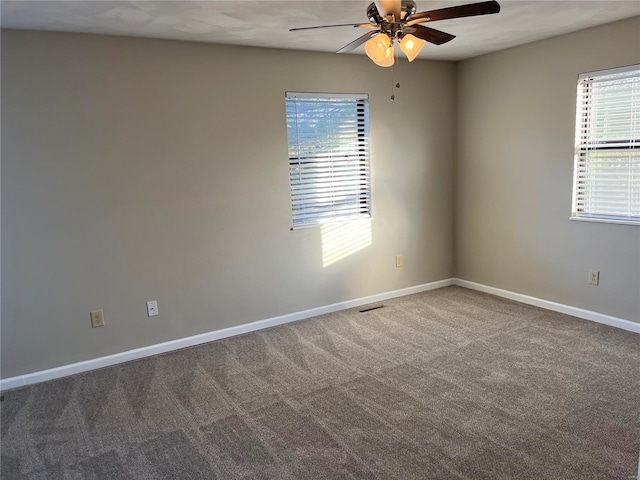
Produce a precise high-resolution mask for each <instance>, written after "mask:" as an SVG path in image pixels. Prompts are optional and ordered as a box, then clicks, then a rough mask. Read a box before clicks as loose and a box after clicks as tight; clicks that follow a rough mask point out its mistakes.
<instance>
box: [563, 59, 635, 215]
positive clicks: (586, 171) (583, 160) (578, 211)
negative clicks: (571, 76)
mask: <svg viewBox="0 0 640 480" xmlns="http://www.w3.org/2000/svg"><path fill="white" fill-rule="evenodd" d="M624 74H628V75H627V76H626V78H627V79H631V82H628V83H629V84H630V86H629V87H628V89H627V90H628V92H626V91H625V92H624V95H625V96H624V97H623V100H624V99H626V98H627V97H626V95H629V98H630V99H632V100H633V103H632V104H631V103H630V104H629V107H628V109H627V110H628V111H625V112H624V113H625V114H626V115H628V118H629V133H628V135H627V136H619V137H615V138H608V137H607V134H606V132H604V130H606V127H604V128H603V126H602V125H607V126H608V125H609V124H610V123H615V122H613V121H612V120H611V115H612V112H610V111H609V112H608V113H607V112H605V113H600V112H598V108H600V109H602V110H603V111H604V110H605V105H603V103H604V102H606V101H607V98H606V95H607V94H608V93H610V92H606V91H604V90H598V88H597V87H598V84H601V85H602V83H604V82H611V84H610V85H609V86H613V87H615V86H618V87H622V86H624V79H623V78H622V76H623V75H624ZM616 76H618V77H619V78H618V79H616V78H615V77H616ZM576 90H577V92H576V124H575V153H574V173H573V192H572V207H571V217H570V219H571V220H578V221H587V222H602V223H614V224H625V225H636V226H639V225H640V211H638V210H637V209H638V207H639V206H640V199H637V194H636V195H634V193H636V191H635V189H636V188H638V187H637V185H635V183H636V182H638V181H639V180H640V175H639V171H638V170H637V169H638V168H640V65H628V66H625V67H619V68H612V69H607V70H599V71H595V72H587V73H582V74H580V75H579V76H578V83H577V89H576ZM608 101H609V102H611V100H608ZM596 102H600V105H597V104H596ZM624 105H625V108H626V103H625V104H624ZM606 107H608V108H612V106H611V104H609V105H606ZM615 113H619V110H616V111H615ZM607 115H608V116H607ZM626 120H627V118H625V119H624V121H625V122H626ZM625 126H626V124H625ZM612 130H613V129H612ZM636 132H637V133H636ZM634 137H635V138H634ZM603 152H611V153H614V152H619V154H618V155H616V156H615V158H616V159H617V160H618V166H617V167H616V168H618V167H621V166H624V164H628V169H629V170H628V175H627V178H628V187H627V188H626V189H625V188H624V187H615V186H602V183H600V184H599V185H596V184H595V182H598V181H599V182H603V180H602V178H603V177H605V176H606V175H614V178H613V179H612V180H610V181H609V183H611V182H618V183H621V182H620V181H621V179H622V182H624V180H625V174H624V173H622V174H617V175H616V172H615V170H611V168H612V165H611V161H610V160H608V159H606V158H605V157H604V156H600V157H599V156H598V154H602V153H603ZM626 152H629V156H628V159H626V160H625V158H624V157H625V153H626ZM595 169H600V170H605V169H606V170H611V171H607V172H604V171H603V172H602V173H601V174H600V175H598V174H597V173H596V174H595V175H594V174H593V173H591V171H592V170H595ZM632 182H634V183H632ZM616 188H618V189H620V188H621V190H620V196H617V199H614V202H615V203H617V202H618V200H619V199H624V198H625V197H626V198H627V202H628V207H627V208H628V210H627V212H626V214H621V212H618V213H612V212H606V211H605V210H606V206H605V205H606V202H603V200H602V198H601V196H602V195H606V194H611V195H615V194H616V193H617V192H616ZM598 190H599V195H596V194H595V192H596V191H598ZM598 197H600V198H598ZM634 197H635V198H634ZM610 198H611V197H610ZM612 210H613V208H612ZM636 211H638V214H637V215H636V214H635V213H636Z"/></svg>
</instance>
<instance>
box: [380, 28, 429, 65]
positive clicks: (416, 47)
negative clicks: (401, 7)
mask: <svg viewBox="0 0 640 480" xmlns="http://www.w3.org/2000/svg"><path fill="white" fill-rule="evenodd" d="M369 41H371V40H369ZM426 43H427V42H426V41H424V40H422V39H421V38H418V37H414V36H413V35H411V34H410V33H408V34H406V35H405V36H404V37H402V40H400V50H402V51H403V52H404V53H405V55H406V56H407V58H408V59H409V61H410V62H413V60H414V59H415V58H416V57H417V56H418V54H419V53H420V50H422V47H424V45H425V44H426Z"/></svg>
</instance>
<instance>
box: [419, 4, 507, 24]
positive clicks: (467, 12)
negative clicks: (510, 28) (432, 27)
mask: <svg viewBox="0 0 640 480" xmlns="http://www.w3.org/2000/svg"><path fill="white" fill-rule="evenodd" d="M499 11H500V4H499V3H498V2H496V1H493V0H492V1H490V2H480V3H470V4H468V5H458V6H457V7H447V8H440V9H439V10H431V11H430V12H419V13H414V14H413V15H411V17H410V18H409V21H408V22H407V25H410V26H411V25H415V24H417V23H422V22H435V21H437V20H448V19H450V18H461V17H474V16H476V15H489V14H492V13H498V12H499Z"/></svg>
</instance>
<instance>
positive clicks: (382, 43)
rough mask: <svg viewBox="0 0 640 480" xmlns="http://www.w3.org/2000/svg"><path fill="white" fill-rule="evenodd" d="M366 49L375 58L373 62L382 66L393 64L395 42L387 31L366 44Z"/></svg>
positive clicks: (368, 54)
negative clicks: (393, 42)
mask: <svg viewBox="0 0 640 480" xmlns="http://www.w3.org/2000/svg"><path fill="white" fill-rule="evenodd" d="M364 51H365V52H366V53H367V56H368V57H369V58H370V59H371V60H373V63H375V64H376V65H380V66H381V67H390V66H391V65H393V44H392V43H391V38H390V37H389V35H387V34H385V33H381V34H379V35H376V36H375V37H373V38H372V39H371V40H368V41H367V43H365V44H364Z"/></svg>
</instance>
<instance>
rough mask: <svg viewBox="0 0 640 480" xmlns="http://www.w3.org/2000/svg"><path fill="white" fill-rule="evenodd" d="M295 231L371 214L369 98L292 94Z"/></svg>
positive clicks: (289, 131) (289, 112)
mask: <svg viewBox="0 0 640 480" xmlns="http://www.w3.org/2000/svg"><path fill="white" fill-rule="evenodd" d="M286 107H287V135H288V138H289V178H290V181H291V203H292V211H293V229H297V228H302V227H308V226H315V225H322V224H325V223H329V222H337V221H347V220H356V219H360V218H368V217H371V206H370V205H371V187H370V179H369V96H368V95H366V94H337V93H336V94H334V93H332V94H323V93H299V92H287V93H286Z"/></svg>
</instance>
